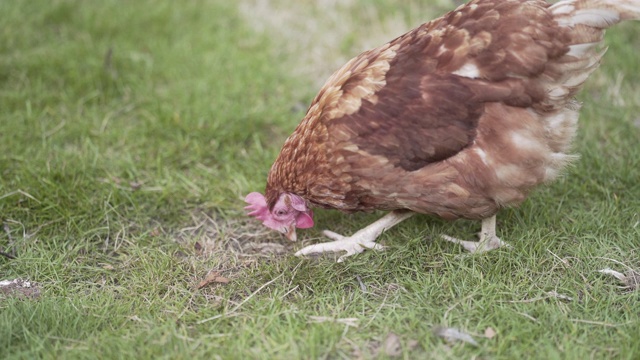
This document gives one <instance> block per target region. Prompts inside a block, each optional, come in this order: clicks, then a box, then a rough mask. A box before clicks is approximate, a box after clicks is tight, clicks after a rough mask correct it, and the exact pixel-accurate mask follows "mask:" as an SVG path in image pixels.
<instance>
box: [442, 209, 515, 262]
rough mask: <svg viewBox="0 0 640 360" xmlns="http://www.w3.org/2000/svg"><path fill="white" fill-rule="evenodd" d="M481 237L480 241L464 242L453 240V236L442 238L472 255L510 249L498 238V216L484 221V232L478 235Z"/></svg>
mask: <svg viewBox="0 0 640 360" xmlns="http://www.w3.org/2000/svg"><path fill="white" fill-rule="evenodd" d="M478 235H479V237H480V241H464V240H460V239H456V238H453V237H451V236H447V235H442V237H443V238H444V239H445V240H447V241H451V242H453V243H456V244H460V245H462V247H464V248H465V249H467V251H469V252H471V253H481V252H485V251H490V250H493V249H497V248H499V247H503V246H506V247H509V246H510V245H509V244H507V243H506V242H504V241H502V240H500V238H498V237H497V236H496V216H495V215H493V216H492V217H490V218H487V219H484V220H482V231H480V234H478Z"/></svg>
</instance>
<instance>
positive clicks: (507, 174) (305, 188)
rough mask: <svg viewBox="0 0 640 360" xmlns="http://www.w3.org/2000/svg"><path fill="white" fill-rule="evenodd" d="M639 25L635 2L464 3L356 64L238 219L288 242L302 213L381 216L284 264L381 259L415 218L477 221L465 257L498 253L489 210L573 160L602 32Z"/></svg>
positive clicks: (335, 80)
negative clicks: (325, 258)
mask: <svg viewBox="0 0 640 360" xmlns="http://www.w3.org/2000/svg"><path fill="white" fill-rule="evenodd" d="M638 18H640V0H564V1H561V2H558V3H556V4H554V5H551V4H549V3H547V2H545V1H541V0H474V1H471V2H470V3H468V4H466V5H462V6H460V7H458V8H457V9H456V10H454V11H452V12H450V13H448V14H446V15H444V16H442V17H440V18H438V19H436V20H433V21H431V22H429V23H426V24H423V25H421V26H419V27H417V28H416V29H413V30H411V31H409V32H408V33H406V34H404V35H402V36H400V37H398V38H396V39H394V40H392V41H390V42H389V43H387V44H385V45H383V46H381V47H379V48H376V49H373V50H370V51H366V52H364V53H362V54H360V55H359V56H357V57H355V58H354V59H352V60H351V61H349V62H348V63H347V64H346V65H344V66H343V67H342V68H341V69H340V70H338V71H337V72H335V73H334V74H333V75H332V76H331V77H330V78H329V80H328V81H327V82H326V84H325V85H324V86H323V88H322V89H321V90H320V92H319V94H318V95H317V96H316V97H315V99H314V100H313V102H312V104H311V106H310V108H309V110H308V112H307V114H306V116H305V117H304V119H303V120H302V122H301V123H300V124H299V125H298V127H297V128H296V130H295V131H294V133H293V134H292V135H291V136H290V137H289V138H288V139H287V140H286V142H285V144H284V146H283V148H282V150H281V152H280V154H279V156H278V158H277V159H276V161H275V163H274V164H273V166H272V168H271V171H270V173H269V176H268V180H267V186H266V193H265V195H264V196H263V195H261V194H259V193H252V194H250V195H248V196H247V199H246V201H247V202H248V203H249V204H250V205H249V206H247V209H249V210H251V213H250V215H253V216H256V217H258V218H259V219H260V220H262V221H263V222H264V223H265V225H267V226H269V227H271V228H273V229H276V230H279V231H281V232H282V233H284V234H286V235H287V237H288V238H290V239H293V240H295V229H296V227H300V228H305V227H310V226H312V225H313V219H312V216H313V214H312V212H311V210H310V207H312V206H318V207H323V208H332V209H338V210H342V211H345V212H354V211H371V210H393V211H392V212H391V213H389V214H388V215H386V216H385V217H383V218H382V219H380V220H378V221H377V222H375V223H373V224H371V225H369V226H368V227H366V228H364V229H362V230H360V231H358V232H356V233H355V234H354V235H352V236H350V237H343V236H341V235H338V234H335V233H333V232H329V231H327V232H325V234H326V235H327V236H329V237H330V238H332V239H334V240H335V241H333V242H328V243H321V244H316V245H311V246H308V247H306V248H304V249H302V250H300V251H298V252H297V253H296V255H306V254H311V253H319V252H325V251H346V252H347V254H346V255H344V256H343V257H341V258H340V261H341V260H343V259H344V257H346V256H349V255H352V254H355V253H359V252H361V251H363V249H364V248H381V246H380V245H378V244H376V243H375V239H376V237H377V236H378V235H380V234H381V233H382V232H383V231H384V230H385V229H388V228H390V227H391V226H393V225H395V224H397V223H398V222H400V221H402V220H404V219H406V218H408V217H410V216H411V215H412V214H414V213H422V214H431V215H436V216H439V217H442V218H445V219H457V218H465V219H477V220H482V231H481V233H480V241H479V242H470V241H461V240H458V239H454V238H450V237H447V236H444V238H445V239H447V240H450V241H454V242H456V243H460V244H462V245H463V246H464V247H465V248H466V249H467V250H469V251H486V250H491V249H494V248H497V247H500V246H502V245H505V243H504V242H502V241H501V240H500V239H499V238H498V237H497V236H496V234H495V214H496V213H497V212H498V210H499V209H501V208H504V207H509V206H515V205H518V204H519V203H521V202H522V201H523V200H524V199H525V197H526V196H527V194H528V193H529V192H530V191H531V190H532V189H533V188H534V187H536V186H537V185H539V184H542V183H547V182H550V181H552V180H554V179H555V178H556V177H557V176H558V175H559V174H560V172H561V171H562V169H563V168H564V167H565V166H566V165H567V164H568V163H569V162H570V161H571V160H572V159H573V158H574V156H573V155H571V154H570V147H571V142H572V140H573V137H574V135H575V133H576V125H577V120H578V110H579V108H580V105H579V104H578V103H577V102H575V101H574V100H573V97H574V95H575V94H576V92H577V91H578V90H579V89H580V88H581V86H582V84H583V83H584V81H585V80H586V79H587V78H588V77H589V75H590V74H591V73H592V72H593V71H594V70H595V69H596V68H597V67H598V65H599V63H600V59H601V57H602V55H603V54H604V50H603V49H600V48H599V45H600V43H601V41H602V38H603V35H604V29H606V28H608V27H609V26H611V25H614V24H616V23H618V22H620V21H623V20H630V19H638Z"/></svg>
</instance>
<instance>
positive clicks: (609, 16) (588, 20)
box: [549, 0, 640, 29]
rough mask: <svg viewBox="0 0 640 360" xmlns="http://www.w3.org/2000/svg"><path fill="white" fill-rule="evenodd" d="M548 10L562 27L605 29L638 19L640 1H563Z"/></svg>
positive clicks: (639, 17)
mask: <svg viewBox="0 0 640 360" xmlns="http://www.w3.org/2000/svg"><path fill="white" fill-rule="evenodd" d="M549 9H550V10H551V13H552V14H553V15H554V17H555V19H556V21H557V22H558V23H559V24H560V25H563V26H575V25H587V26H591V27H594V28H599V29H607V28H609V27H611V26H613V25H615V24H617V23H619V22H621V21H625V20H639V19H640V0H563V1H560V2H557V3H555V4H554V5H552V6H551V7H550V8H549Z"/></svg>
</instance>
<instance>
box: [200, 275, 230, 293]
mask: <svg viewBox="0 0 640 360" xmlns="http://www.w3.org/2000/svg"><path fill="white" fill-rule="evenodd" d="M228 282H229V279H227V278H226V277H224V276H221V275H220V273H219V272H217V271H211V272H210V273H209V274H207V276H206V277H205V278H204V279H203V280H202V281H200V283H199V284H198V289H202V288H203V287H205V286H207V285H209V284H214V283H219V284H227V283H228Z"/></svg>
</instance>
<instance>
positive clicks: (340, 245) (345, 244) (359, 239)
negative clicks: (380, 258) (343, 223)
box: [295, 230, 384, 262]
mask: <svg viewBox="0 0 640 360" xmlns="http://www.w3.org/2000/svg"><path fill="white" fill-rule="evenodd" d="M322 233H323V234H324V235H325V236H326V237H328V238H330V239H333V240H335V241H331V242H325V243H320V244H313V245H309V246H307V247H305V248H303V249H301V250H299V251H298V252H296V254H295V255H296V256H303V255H311V254H321V253H325V252H340V251H346V252H347V253H346V254H344V255H342V256H340V257H339V258H338V262H343V261H344V260H345V259H346V258H347V257H349V256H351V255H355V254H359V253H361V252H363V251H364V249H374V250H384V246H382V245H380V244H378V243H376V242H375V238H373V239H371V238H369V239H367V238H366V236H356V235H358V233H355V234H354V235H353V236H350V237H346V236H342V235H340V234H337V233H334V232H333V231H329V230H325V231H323V232H322Z"/></svg>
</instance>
